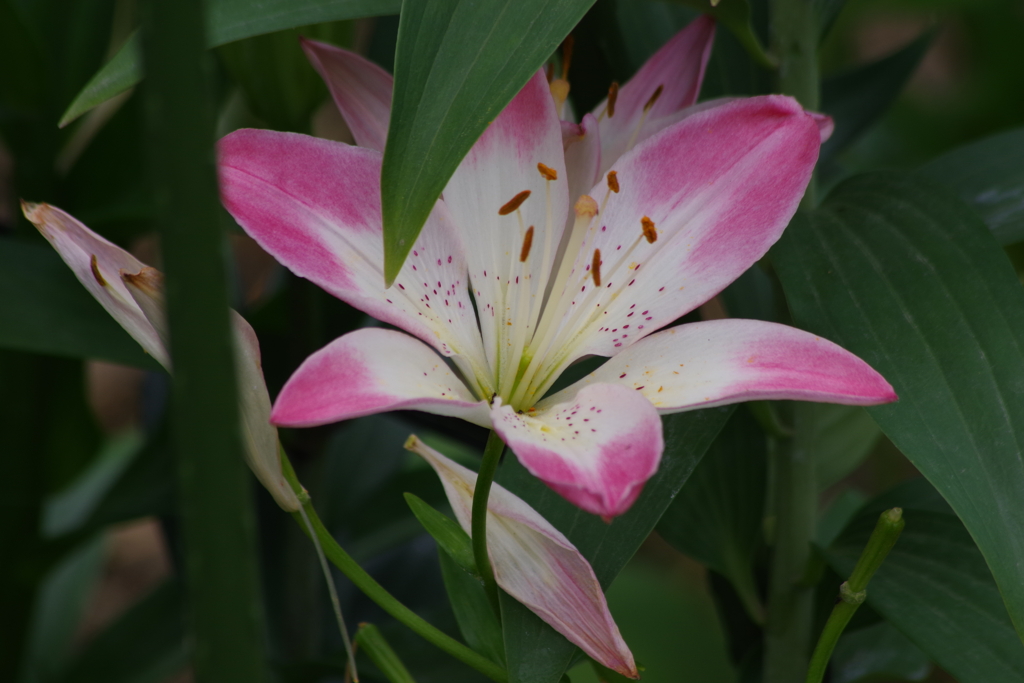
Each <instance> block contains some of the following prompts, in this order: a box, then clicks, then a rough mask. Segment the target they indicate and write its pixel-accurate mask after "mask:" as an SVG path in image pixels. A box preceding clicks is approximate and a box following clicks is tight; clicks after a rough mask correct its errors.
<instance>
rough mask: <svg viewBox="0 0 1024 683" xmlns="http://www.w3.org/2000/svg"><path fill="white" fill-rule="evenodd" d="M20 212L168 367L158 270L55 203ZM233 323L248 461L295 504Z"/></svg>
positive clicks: (252, 361) (251, 343) (254, 372)
mask: <svg viewBox="0 0 1024 683" xmlns="http://www.w3.org/2000/svg"><path fill="white" fill-rule="evenodd" d="M22 211H24V213H25V217H26V218H28V219H29V220H30V221H31V222H32V223H33V224H34V225H35V226H36V227H37V228H38V229H39V232H41V233H42V234H43V236H44V237H46V239H47V240H49V241H50V244H52V245H53V247H54V248H55V249H56V250H57V253H58V254H60V257H61V258H62V259H64V262H65V263H67V264H68V266H69V267H70V268H71V270H72V272H74V274H75V276H77V277H78V281H79V282H81V283H82V284H83V285H84V286H85V288H86V289H88V290H89V293H91V294H92V295H93V296H94V297H95V298H96V300H97V301H99V302H100V304H101V305H102V306H103V308H105V309H106V311H107V312H108V313H110V315H111V316H112V317H113V318H114V320H116V321H117V322H118V323H120V325H121V327H123V328H124V329H125V331H126V332H128V334H130V335H131V336H132V338H133V339H135V341H137V342H139V344H141V345H142V348H144V349H145V350H146V351H147V352H148V353H149V354H150V355H152V356H153V357H154V358H156V360H158V361H159V362H160V364H161V365H163V366H164V367H165V368H167V369H168V370H170V368H171V364H170V356H169V354H168V352H167V349H168V342H169V340H168V334H167V322H166V306H165V304H164V295H163V274H162V273H161V272H160V271H159V270H157V269H155V268H151V267H149V266H147V265H146V264H144V263H142V262H141V261H139V260H138V259H136V258H135V257H134V256H132V255H131V254H129V253H128V252H127V251H125V250H124V249H122V248H121V247H119V246H117V245H115V244H112V243H110V242H108V241H107V240H105V239H104V238H102V237H100V236H99V235H97V234H96V233H94V232H93V231H92V230H90V229H89V228H87V227H86V226H85V225H84V224H82V223H81V222H79V221H78V220H76V219H75V218H74V217H73V216H71V215H70V214H68V213H65V212H64V211H61V210H60V209H58V208H56V207H53V206H50V205H48V204H27V203H24V202H23V203H22ZM231 324H232V332H233V335H234V340H235V344H234V346H235V363H236V370H237V380H238V397H239V412H240V418H241V421H242V438H243V441H244V446H245V448H244V453H245V459H246V462H247V463H248V464H249V467H250V468H251V469H252V471H253V473H254V474H255V475H256V478H257V479H259V480H260V483H262V484H263V485H264V486H265V487H267V490H268V491H270V494H271V495H272V496H274V500H276V501H277V504H278V505H280V506H281V507H282V508H284V509H285V510H289V511H295V510H298V509H299V508H300V507H302V505H301V504H300V503H299V499H298V497H297V496H296V495H295V492H294V491H292V489H291V486H290V485H289V484H288V482H287V481H286V480H285V478H284V474H283V473H282V471H281V459H280V453H279V452H278V440H277V428H276V427H274V426H273V425H272V424H270V396H269V394H268V393H267V385H266V382H265V381H264V379H263V370H262V368H261V365H260V348H259V342H258V341H257V339H256V333H255V332H253V329H252V327H251V326H250V325H249V323H247V322H246V321H245V319H244V318H242V316H240V315H238V313H236V312H235V311H231Z"/></svg>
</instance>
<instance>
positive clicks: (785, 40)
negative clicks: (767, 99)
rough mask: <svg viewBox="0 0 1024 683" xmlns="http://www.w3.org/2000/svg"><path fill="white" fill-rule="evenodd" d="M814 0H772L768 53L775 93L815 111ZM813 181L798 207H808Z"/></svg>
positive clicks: (817, 34) (817, 77)
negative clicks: (773, 61) (774, 66)
mask: <svg viewBox="0 0 1024 683" xmlns="http://www.w3.org/2000/svg"><path fill="white" fill-rule="evenodd" d="M814 5H815V0H772V5H771V22H772V26H771V33H772V51H773V52H774V53H775V56H776V57H777V58H778V60H779V71H778V86H779V92H781V93H782V94H784V95H792V96H793V97H795V98H796V99H797V101H798V102H799V103H800V104H801V105H802V106H803V107H804V109H808V110H811V111H817V110H818V108H819V106H820V104H821V102H820V100H821V86H820V80H821V79H820V75H819V73H818V43H819V41H820V39H821V36H820V31H821V29H820V19H819V17H818V13H817V12H816V11H815V9H814ZM816 184H817V183H816V182H815V179H814V178H812V179H811V182H810V184H809V185H808V186H807V192H806V193H805V194H804V199H803V202H802V203H801V206H802V207H803V208H812V207H813V206H814V204H815V201H816V197H815V195H816Z"/></svg>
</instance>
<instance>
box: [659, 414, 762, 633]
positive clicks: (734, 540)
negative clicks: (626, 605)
mask: <svg viewBox="0 0 1024 683" xmlns="http://www.w3.org/2000/svg"><path fill="white" fill-rule="evenodd" d="M767 476H768V443H767V440H766V439H765V435H764V432H763V431H762V430H761V428H760V427H759V426H758V424H757V420H755V419H754V417H753V416H752V415H751V414H750V411H748V410H738V411H736V412H735V413H733V416H732V418H731V419H730V420H729V423H728V424H727V425H726V426H725V428H724V429H723V430H722V433H721V434H719V435H718V438H717V439H715V442H714V443H713V444H712V445H711V448H709V449H708V452H707V453H706V454H705V456H704V459H703V460H701V461H700V464H698V465H697V467H696V469H694V471H693V474H692V475H690V478H689V480H687V482H686V485H685V486H683V490H682V491H680V493H679V495H678V496H677V497H676V499H675V501H673V502H672V504H671V505H670V506H669V507H668V509H667V510H666V511H665V515H664V516H663V517H662V518H661V521H660V522H658V533H659V534H661V536H662V538H664V539H665V540H666V541H668V542H669V543H671V544H672V546H673V547H675V548H676V549H677V550H679V551H680V552H682V553H684V554H686V555H689V556H690V557H692V558H694V559H696V560H698V561H700V562H702V563H704V564H706V565H707V566H708V567H710V568H711V569H714V570H715V571H717V572H718V573H719V574H722V575H724V576H726V577H727V578H728V579H729V581H730V582H732V584H733V587H734V588H735V589H736V593H737V594H738V595H739V596H740V598H741V599H742V600H743V602H744V606H745V607H746V609H747V611H748V613H750V614H751V616H752V617H753V618H754V619H755V620H758V621H760V620H763V619H764V608H763V606H762V605H761V602H760V598H759V597H758V593H757V586H756V584H755V582H754V575H753V573H752V572H753V569H752V567H753V564H754V553H755V552H756V551H757V548H758V545H759V544H760V542H761V520H762V517H763V515H764V494H765V484H764V483H765V481H766V479H767Z"/></svg>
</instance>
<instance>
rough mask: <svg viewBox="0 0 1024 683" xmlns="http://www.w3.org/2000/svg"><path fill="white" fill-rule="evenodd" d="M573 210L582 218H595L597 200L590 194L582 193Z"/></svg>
mask: <svg viewBox="0 0 1024 683" xmlns="http://www.w3.org/2000/svg"><path fill="white" fill-rule="evenodd" d="M573 211H575V212H576V215H577V216H579V217H580V218H593V217H594V216H596V215H597V211H598V209H597V202H595V201H594V198H593V197H591V196H590V195H588V194H584V195H580V198H579V199H577V200H576V205H575V206H574V207H573Z"/></svg>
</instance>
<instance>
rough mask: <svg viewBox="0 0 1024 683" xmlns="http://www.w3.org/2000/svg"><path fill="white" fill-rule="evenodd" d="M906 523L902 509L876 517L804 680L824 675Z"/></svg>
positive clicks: (814, 682)
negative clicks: (870, 583)
mask: <svg viewBox="0 0 1024 683" xmlns="http://www.w3.org/2000/svg"><path fill="white" fill-rule="evenodd" d="M905 525H906V522H905V521H904V519H903V510H902V509H900V508H892V509H890V510H886V511H885V512H883V513H882V514H881V516H879V518H878V524H876V525H875V530H874V531H873V532H872V533H871V538H869V539H868V544H867V546H865V547H864V552H862V553H861V556H860V559H859V560H857V566H856V567H854V568H853V573H851V574H850V578H849V579H848V580H846V581H844V582H843V584H842V585H841V586H839V601H838V602H837V603H836V606H835V607H833V608H832V614H830V615H829V617H828V621H827V622H826V623H825V628H824V629H822V631H821V636H820V637H819V638H818V645H817V646H816V647H815V648H814V654H813V655H812V656H811V665H810V667H808V669H807V683H821V680H822V678H823V677H824V676H825V669H826V667H827V666H828V661H829V659H831V657H832V651H833V650H835V647H836V643H837V642H839V636H841V635H842V634H843V630H844V629H845V628H846V625H847V624H848V623H850V619H852V618H853V615H854V613H855V612H856V611H857V609H858V608H859V607H860V606H861V604H863V602H864V600H866V599H867V597H868V582H869V581H870V580H871V577H872V576H874V574H875V572H876V571H877V570H878V568H879V567H881V566H882V562H884V561H885V558H886V556H888V554H889V551H890V550H892V548H893V546H894V545H895V544H896V539H898V538H899V537H900V533H901V532H902V531H903V527H904V526H905Z"/></svg>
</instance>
